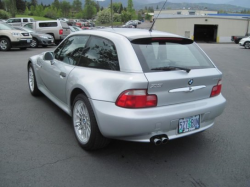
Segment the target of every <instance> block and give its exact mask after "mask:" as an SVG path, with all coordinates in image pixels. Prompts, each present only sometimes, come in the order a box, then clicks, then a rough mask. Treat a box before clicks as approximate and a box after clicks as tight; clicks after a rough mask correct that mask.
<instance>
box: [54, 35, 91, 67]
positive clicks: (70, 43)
mask: <svg viewBox="0 0 250 187" xmlns="http://www.w3.org/2000/svg"><path fill="white" fill-rule="evenodd" d="M88 39H89V36H72V37H70V38H68V39H67V40H66V41H64V42H63V44H61V45H60V46H59V47H58V48H57V49H56V50H55V52H54V54H55V59H57V60H59V61H62V62H65V63H67V64H71V65H76V64H77V62H78V61H79V59H80V57H81V54H82V52H83V50H84V48H85V45H86V43H87V41H88Z"/></svg>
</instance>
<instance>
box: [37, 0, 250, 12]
mask: <svg viewBox="0 0 250 187" xmlns="http://www.w3.org/2000/svg"><path fill="white" fill-rule="evenodd" d="M53 1H54V0H38V3H39V4H40V3H41V2H43V4H51V3H52V2H53ZM68 1H69V2H70V3H72V2H73V0H68ZM82 2H83V4H84V0H83V1H82ZM113 2H122V4H123V6H125V7H126V6H127V2H128V0H113ZM149 2H152V0H144V1H142V0H134V1H133V3H134V8H135V9H136V10H139V9H143V8H145V7H146V6H147V7H150V6H151V7H154V9H156V7H157V6H158V7H159V8H160V7H162V5H163V4H164V0H162V2H158V3H149ZM99 4H100V6H101V7H108V6H109V4H110V0H106V1H99ZM166 7H167V8H171V9H183V8H184V7H185V8H190V9H204V8H207V9H208V10H217V11H218V10H224V11H230V12H240V11H241V10H244V9H249V8H246V7H240V6H235V5H230V4H212V3H172V2H168V3H167V4H166Z"/></svg>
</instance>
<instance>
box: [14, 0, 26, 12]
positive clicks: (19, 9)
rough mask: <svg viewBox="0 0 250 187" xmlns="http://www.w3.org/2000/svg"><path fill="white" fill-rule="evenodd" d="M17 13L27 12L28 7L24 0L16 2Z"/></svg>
mask: <svg viewBox="0 0 250 187" xmlns="http://www.w3.org/2000/svg"><path fill="white" fill-rule="evenodd" d="M16 7H17V12H21V13H23V12H24V11H25V8H26V5H25V2H24V1H23V0H17V1H16Z"/></svg>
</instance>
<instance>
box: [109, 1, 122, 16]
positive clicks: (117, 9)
mask: <svg viewBox="0 0 250 187" xmlns="http://www.w3.org/2000/svg"><path fill="white" fill-rule="evenodd" d="M121 5H122V3H113V5H112V6H113V12H114V13H118V14H119V12H120V8H121ZM109 8H111V5H109Z"/></svg>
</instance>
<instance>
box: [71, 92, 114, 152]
mask: <svg viewBox="0 0 250 187" xmlns="http://www.w3.org/2000/svg"><path fill="white" fill-rule="evenodd" d="M72 120H73V128H74V132H75V136H76V139H77V141H78V143H79V144H80V146H81V147H82V148H83V149H85V150H95V149H100V148H103V147H105V146H107V145H108V143H109V142H110V141H109V139H107V138H105V137H104V136H103V135H102V134H101V132H100V130H99V128H98V125H97V122H96V118H95V114H94V112H93V109H92V107H91V105H90V102H89V100H88V98H87V97H86V96H85V95H84V94H79V95H77V96H76V98H75V99H74V103H73V107H72Z"/></svg>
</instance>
